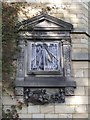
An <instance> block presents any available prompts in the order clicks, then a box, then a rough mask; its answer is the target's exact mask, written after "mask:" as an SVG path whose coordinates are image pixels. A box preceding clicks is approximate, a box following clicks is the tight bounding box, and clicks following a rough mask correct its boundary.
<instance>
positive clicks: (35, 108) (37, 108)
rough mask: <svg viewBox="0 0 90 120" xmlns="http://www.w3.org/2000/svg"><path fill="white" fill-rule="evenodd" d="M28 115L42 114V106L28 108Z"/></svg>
mask: <svg viewBox="0 0 90 120" xmlns="http://www.w3.org/2000/svg"><path fill="white" fill-rule="evenodd" d="M28 113H40V106H39V105H33V106H30V105H29V106H28Z"/></svg>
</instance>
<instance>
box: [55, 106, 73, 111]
mask: <svg viewBox="0 0 90 120" xmlns="http://www.w3.org/2000/svg"><path fill="white" fill-rule="evenodd" d="M74 112H75V110H74V106H68V105H55V113H74Z"/></svg>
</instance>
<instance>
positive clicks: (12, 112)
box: [2, 105, 20, 120]
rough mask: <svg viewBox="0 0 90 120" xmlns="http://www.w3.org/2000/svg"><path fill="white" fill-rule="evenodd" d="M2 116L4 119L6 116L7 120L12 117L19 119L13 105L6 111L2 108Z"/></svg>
mask: <svg viewBox="0 0 90 120" xmlns="http://www.w3.org/2000/svg"><path fill="white" fill-rule="evenodd" d="M2 117H3V120H5V119H7V118H8V119H9V120H13V119H15V120H20V119H19V115H18V113H17V110H16V106H15V105H12V106H11V108H10V109H7V110H6V111H5V110H4V109H3V110H2Z"/></svg>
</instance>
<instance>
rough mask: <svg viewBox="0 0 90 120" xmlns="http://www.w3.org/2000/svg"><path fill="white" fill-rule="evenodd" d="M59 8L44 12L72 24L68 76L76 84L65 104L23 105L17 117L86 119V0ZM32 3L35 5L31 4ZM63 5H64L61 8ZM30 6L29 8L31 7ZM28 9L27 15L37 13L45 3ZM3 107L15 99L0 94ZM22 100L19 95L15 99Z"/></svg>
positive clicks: (88, 39)
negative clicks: (69, 74)
mask: <svg viewBox="0 0 90 120" xmlns="http://www.w3.org/2000/svg"><path fill="white" fill-rule="evenodd" d="M63 5H64V6H62V8H60V9H53V7H52V10H50V11H48V14H50V15H52V16H54V17H57V18H60V19H62V20H65V21H67V22H69V23H72V24H73V26H74V31H73V32H72V33H71V41H72V76H73V77H74V80H75V81H76V83H77V88H76V89H75V96H69V97H66V102H65V103H60V104H56V103H55V104H49V105H32V104H31V103H30V104H29V106H28V107H27V106H25V105H23V108H22V110H19V109H18V108H17V110H18V113H19V116H20V117H21V118H88V82H89V81H88V76H90V75H89V74H88V73H89V72H88V71H89V70H90V66H89V62H88V59H89V56H88V52H89V51H90V48H88V43H90V38H89V30H88V26H89V25H88V20H89V19H88V3H82V2H80V3H79V2H77V3H71V2H68V3H63ZM35 6H36V7H35ZM65 6H66V7H65ZM31 7H32V9H31ZM28 8H29V9H31V10H30V11H29V14H28V17H32V16H34V15H35V14H36V13H37V14H39V13H40V9H41V8H46V4H43V3H42V4H41V3H40V4H38V3H37V4H35V3H33V4H31V5H30V6H29V4H28ZM22 19H26V18H25V16H24V15H23V14H19V20H20V21H22ZM3 96H4V97H3V104H4V109H6V108H10V106H11V105H13V104H15V105H16V104H17V100H16V99H13V98H12V99H11V98H10V97H9V96H8V95H7V94H6V93H3ZM19 99H21V100H22V98H19Z"/></svg>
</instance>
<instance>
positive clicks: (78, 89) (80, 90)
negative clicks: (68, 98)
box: [75, 87, 86, 96]
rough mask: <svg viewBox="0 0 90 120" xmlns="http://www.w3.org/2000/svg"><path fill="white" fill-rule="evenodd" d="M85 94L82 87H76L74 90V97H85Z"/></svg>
mask: <svg viewBox="0 0 90 120" xmlns="http://www.w3.org/2000/svg"><path fill="white" fill-rule="evenodd" d="M85 93H86V92H85V88H84V87H77V88H76V89H75V95H76V96H77V95H81V96H82V95H86V94H85Z"/></svg>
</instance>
